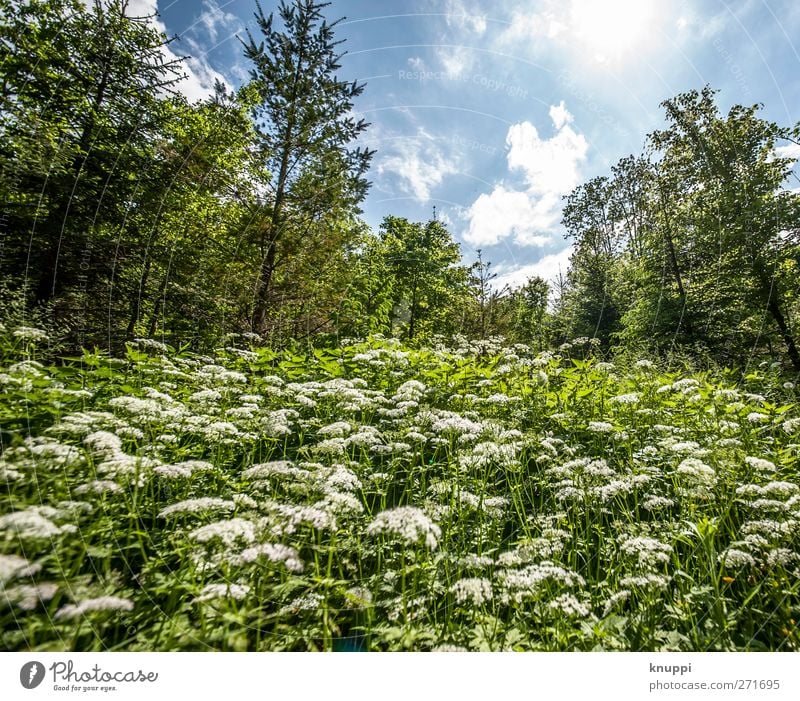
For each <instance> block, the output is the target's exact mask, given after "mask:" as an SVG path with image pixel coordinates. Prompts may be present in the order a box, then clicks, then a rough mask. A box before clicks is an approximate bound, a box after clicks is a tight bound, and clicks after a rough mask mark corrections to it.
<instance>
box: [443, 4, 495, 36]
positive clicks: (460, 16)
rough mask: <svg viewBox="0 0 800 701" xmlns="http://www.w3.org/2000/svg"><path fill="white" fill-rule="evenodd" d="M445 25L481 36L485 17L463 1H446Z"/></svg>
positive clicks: (484, 27)
mask: <svg viewBox="0 0 800 701" xmlns="http://www.w3.org/2000/svg"><path fill="white" fill-rule="evenodd" d="M445 13H446V15H447V24H448V25H450V26H455V27H458V28H459V29H464V30H466V31H468V32H472V33H473V34H477V35H478V36H481V35H482V34H483V33H484V32H485V31H486V15H485V14H481V13H479V12H478V11H477V9H476V8H475V7H474V6H468V5H467V4H466V3H465V2H463V0H447V4H446V5H445Z"/></svg>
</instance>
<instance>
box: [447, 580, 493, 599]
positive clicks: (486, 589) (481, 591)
mask: <svg viewBox="0 0 800 701" xmlns="http://www.w3.org/2000/svg"><path fill="white" fill-rule="evenodd" d="M450 591H451V592H452V593H453V595H454V596H455V599H456V603H459V604H466V603H470V604H473V605H474V606H483V604H486V603H488V602H490V601H491V600H492V583H491V582H490V581H489V580H488V579H483V578H482V577H467V578H465V579H459V580H458V581H457V582H456V583H455V584H453V585H452V586H451V587H450Z"/></svg>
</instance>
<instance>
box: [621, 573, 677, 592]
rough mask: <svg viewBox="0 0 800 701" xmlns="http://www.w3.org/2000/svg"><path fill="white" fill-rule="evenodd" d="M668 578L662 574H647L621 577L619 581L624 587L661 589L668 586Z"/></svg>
mask: <svg viewBox="0 0 800 701" xmlns="http://www.w3.org/2000/svg"><path fill="white" fill-rule="evenodd" d="M669 582H670V578H669V577H667V576H666V575H663V574H654V573H652V572H648V573H647V574H642V575H634V576H630V577H623V578H622V579H620V581H619V583H620V585H621V586H622V587H624V588H625V589H651V588H652V589H657V590H663V589H666V588H667V587H668V586H669Z"/></svg>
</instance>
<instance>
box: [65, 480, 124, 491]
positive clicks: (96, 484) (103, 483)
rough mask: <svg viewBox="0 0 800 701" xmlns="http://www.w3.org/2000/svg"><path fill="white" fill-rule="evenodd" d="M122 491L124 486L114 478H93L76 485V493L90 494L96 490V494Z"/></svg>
mask: <svg viewBox="0 0 800 701" xmlns="http://www.w3.org/2000/svg"><path fill="white" fill-rule="evenodd" d="M121 491H122V487H121V486H120V485H119V484H117V483H116V482H114V481H113V480H92V481H91V482H86V483H84V484H81V485H78V486H77V487H75V490H74V493H75V494H88V493H90V492H94V493H95V494H105V493H106V492H108V493H110V494H117V493H119V492H121Z"/></svg>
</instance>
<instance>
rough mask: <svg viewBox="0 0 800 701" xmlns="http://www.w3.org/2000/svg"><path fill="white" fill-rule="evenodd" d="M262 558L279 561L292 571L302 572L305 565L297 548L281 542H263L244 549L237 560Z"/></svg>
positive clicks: (245, 560) (246, 560)
mask: <svg viewBox="0 0 800 701" xmlns="http://www.w3.org/2000/svg"><path fill="white" fill-rule="evenodd" d="M260 558H264V559H265V560H270V561H271V562H277V563H280V564H282V565H283V566H284V567H286V569H287V570H289V571H290V572H302V571H303V569H304V567H305V565H304V564H303V561H302V560H301V559H300V556H299V555H298V553H297V550H295V549H294V548H290V547H289V546H288V545H283V544H281V543H262V544H261V545H254V546H253V547H251V548H247V549H246V550H242V552H240V553H239V555H238V556H237V557H235V558H234V561H235V562H256V561H258V560H259V559H260Z"/></svg>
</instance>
